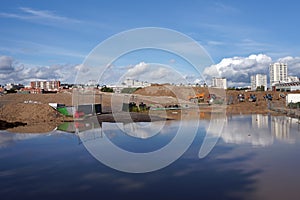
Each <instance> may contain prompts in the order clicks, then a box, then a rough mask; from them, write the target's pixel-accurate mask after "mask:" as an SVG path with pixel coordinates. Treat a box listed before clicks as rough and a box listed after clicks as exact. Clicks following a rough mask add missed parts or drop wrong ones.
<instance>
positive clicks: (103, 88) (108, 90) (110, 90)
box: [101, 85, 114, 92]
mask: <svg viewBox="0 0 300 200" xmlns="http://www.w3.org/2000/svg"><path fill="white" fill-rule="evenodd" d="M101 92H114V90H113V89H112V88H109V87H106V85H104V86H103V87H102V88H101Z"/></svg>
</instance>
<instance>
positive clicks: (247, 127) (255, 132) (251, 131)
mask: <svg viewBox="0 0 300 200" xmlns="http://www.w3.org/2000/svg"><path fill="white" fill-rule="evenodd" d="M250 117H251V118H250V119H249V116H243V115H240V116H239V115H237V116H231V117H228V118H226V125H225V127H224V129H223V133H222V135H221V138H222V139H223V140H224V142H226V143H234V144H251V145H254V146H268V145H272V144H273V143H274V139H276V140H281V141H285V142H289V143H293V142H294V141H295V137H296V135H290V129H291V127H292V126H293V125H295V124H297V120H296V119H292V118H290V117H286V116H270V115H261V114H254V115H252V116H250Z"/></svg>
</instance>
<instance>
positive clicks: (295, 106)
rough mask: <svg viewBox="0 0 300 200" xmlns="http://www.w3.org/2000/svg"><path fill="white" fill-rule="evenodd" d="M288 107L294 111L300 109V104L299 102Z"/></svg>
mask: <svg viewBox="0 0 300 200" xmlns="http://www.w3.org/2000/svg"><path fill="white" fill-rule="evenodd" d="M288 107H289V108H292V109H296V108H300V102H298V103H289V105H288Z"/></svg>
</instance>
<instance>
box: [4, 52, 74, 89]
mask: <svg viewBox="0 0 300 200" xmlns="http://www.w3.org/2000/svg"><path fill="white" fill-rule="evenodd" d="M76 72H77V68H76V66H74V65H52V66H33V67H24V65H23V64H20V63H18V62H17V61H15V60H14V59H13V58H12V57H9V56H0V78H1V79H0V80H1V82H0V84H2V85H3V84H6V83H10V82H14V83H23V84H28V83H29V82H30V81H32V80H54V79H55V80H61V81H66V82H71V83H72V82H74V78H75V75H76Z"/></svg>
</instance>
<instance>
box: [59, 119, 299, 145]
mask: <svg viewBox="0 0 300 200" xmlns="http://www.w3.org/2000/svg"><path fill="white" fill-rule="evenodd" d="M211 120H212V121H210V122H208V121H205V122H204V121H203V123H202V124H206V125H204V127H206V129H207V130H208V129H209V128H208V127H209V126H210V124H224V127H223V129H222V131H221V134H220V131H219V129H221V127H219V129H218V127H217V126H214V129H212V128H211V127H210V129H211V132H210V134H212V136H213V137H215V138H219V137H220V138H222V140H223V141H224V142H225V143H233V144H251V145H253V146H268V145H272V144H273V143H274V139H276V140H281V141H285V142H289V143H293V142H294V141H295V137H296V135H295V134H292V135H291V134H290V129H291V127H292V126H295V125H297V124H298V123H297V121H298V120H296V119H292V118H290V117H286V116H270V115H261V114H254V115H235V116H230V117H227V116H226V115H223V116H222V118H220V117H218V118H213V119H211ZM214 121H215V122H214ZM219 121H220V122H219ZM223 121H224V123H223ZM221 122H222V123H221ZM104 124H105V125H104ZM104 124H99V123H98V121H97V119H94V120H89V121H88V122H87V121H82V122H72V123H70V122H69V123H65V124H63V125H61V126H60V127H58V130H62V131H67V132H73V133H75V132H76V131H78V132H79V133H80V134H81V135H88V137H83V138H85V139H87V138H89V139H91V140H93V139H96V138H98V139H99V138H102V136H103V132H106V135H107V136H108V137H109V138H114V137H116V136H117V135H118V134H119V133H118V134H117V132H118V131H117V130H121V131H122V132H123V133H124V134H126V135H127V136H130V137H134V138H140V139H148V138H152V137H153V136H155V135H156V134H158V133H163V132H172V131H175V129H174V128H172V127H173V126H172V124H173V123H172V122H168V123H167V124H165V122H152V123H125V124H123V123H104ZM103 125H104V126H103ZM298 126H299V125H298ZM90 129H94V130H98V131H96V132H95V131H93V132H92V133H93V134H91V133H90V132H89V131H88V130H90ZM170 129H171V130H170ZM114 130H115V131H114ZM298 131H299V130H298ZM294 132H295V131H294ZM294 132H293V133H294ZM95 134H96V135H95Z"/></svg>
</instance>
